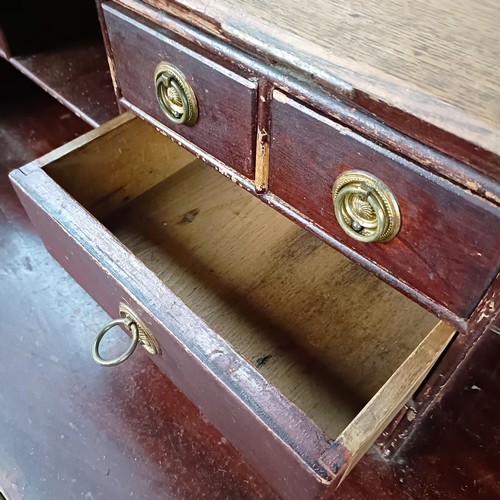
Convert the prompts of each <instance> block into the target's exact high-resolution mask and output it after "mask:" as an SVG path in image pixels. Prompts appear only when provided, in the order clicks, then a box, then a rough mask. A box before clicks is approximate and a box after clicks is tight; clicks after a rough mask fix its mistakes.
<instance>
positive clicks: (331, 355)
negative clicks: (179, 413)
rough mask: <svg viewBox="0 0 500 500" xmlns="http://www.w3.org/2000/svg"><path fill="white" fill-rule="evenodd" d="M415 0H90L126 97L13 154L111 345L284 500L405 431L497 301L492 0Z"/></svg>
mask: <svg viewBox="0 0 500 500" xmlns="http://www.w3.org/2000/svg"><path fill="white" fill-rule="evenodd" d="M424 3H425V2H417V3H416V4H415V5H413V4H412V9H413V11H412V12H411V13H409V12H408V11H405V10H404V8H403V7H401V2H400V3H398V2H391V1H389V0H387V1H386V2H383V5H384V6H385V9H386V10H385V11H384V9H382V8H380V10H377V9H374V10H373V12H372V11H370V8H369V7H366V8H365V7H363V8H361V7H360V9H361V10H360V11H359V12H358V11H353V10H352V9H350V8H349V7H348V6H346V5H344V4H341V3H338V5H334V4H335V3H332V4H331V5H327V3H326V2H320V1H319V0H316V1H314V2H311V3H308V4H307V5H306V6H296V5H295V4H294V6H293V9H297V10H296V11H291V10H290V9H291V4H289V2H288V1H286V0H282V1H280V2H275V3H273V4H272V5H267V4H266V3H265V2H262V1H261V0H245V1H242V2H239V3H237V4H236V5H231V4H229V2H225V1H220V2H214V3H208V4H207V3H206V2H199V1H198V0H178V1H176V2H167V1H165V0H147V1H145V2H140V1H137V0H119V1H116V2H111V1H106V2H102V3H99V4H98V9H99V14H100V19H101V25H102V30H103V34H104V38H105V43H106V48H107V54H108V59H109V64H110V67H111V70H112V75H113V79H114V87H115V91H116V95H117V99H118V102H119V104H120V106H121V107H122V108H123V110H124V111H125V110H128V111H127V112H125V113H123V114H122V115H121V116H119V117H118V118H116V119H113V120H111V121H109V122H108V123H106V124H104V125H102V126H101V127H99V128H97V129H95V130H93V131H91V132H89V133H87V134H85V135H83V136H81V137H80V138H78V139H76V140H74V141H73V142H70V143H68V144H67V145H65V146H63V147H61V148H59V149H57V150H55V151H53V152H51V153H49V154H48V155H46V156H44V157H42V158H40V159H39V160H36V161H34V162H32V163H30V164H28V165H26V166H24V167H23V168H21V169H19V170H17V171H14V172H13V173H12V174H11V179H12V182H13V184H14V186H15V188H16V190H17V192H18V194H19V196H20V198H21V200H22V202H23V204H24V206H25V208H26V210H27V212H28V214H29V215H30V217H31V219H32V221H33V223H34V224H35V226H36V227H37V229H38V230H39V232H40V234H41V236H42V238H43V240H44V243H45V245H46V246H47V248H48V249H49V251H50V252H51V253H52V255H53V256H54V257H55V258H56V259H57V260H58V261H59V262H60V263H61V265H62V266H63V267H65V268H66V269H67V270H68V271H69V272H70V273H71V274H72V275H73V276H74V277H75V279H76V280H77V281H78V282H79V283H80V284H81V285H82V286H83V287H84V288H85V289H86V290H87V291H88V292H89V293H90V294H91V295H92V296H93V297H94V298H95V299H96V301H97V302H98V303H99V304H101V305H102V307H103V308H104V309H105V310H106V311H107V312H108V313H109V314H110V315H111V316H113V317H115V318H116V320H115V321H113V322H112V323H110V324H108V325H106V327H105V328H103V330H102V331H101V332H99V335H98V338H97V339H96V343H95V346H94V356H95V358H96V360H97V361H98V362H99V363H100V364H103V365H113V364H117V363H119V362H123V361H125V360H126V358H127V357H128V356H129V355H131V354H132V353H133V351H134V349H135V348H136V347H137V346H138V345H141V346H142V347H143V348H145V349H146V350H147V351H148V352H149V353H150V354H151V358H152V359H153V360H154V362H155V363H156V364H157V365H158V366H159V367H160V369H161V370H162V371H163V372H164V373H165V374H166V375H167V376H168V377H169V378H171V379H172V380H173V381H174V382H175V384H176V385H177V386H178V387H179V388H180V389H181V390H182V391H183V392H184V393H185V394H186V395H187V396H188V397H189V398H190V399H191V400H192V401H193V402H194V403H195V404H196V405H197V406H198V407H199V408H200V409H201V410H202V412H203V413H204V415H205V416H206V417H207V418H208V419H209V420H210V421H211V422H212V423H213V424H214V425H215V426H216V427H217V428H218V429H219V430H220V431H221V432H223V433H224V435H225V436H227V438H228V439H229V440H230V441H231V442H232V443H233V444H234V445H235V446H236V447H237V448H238V449H239V450H240V451H241V453H242V454H243V455H244V456H245V457H246V458H247V459H248V461H249V462H250V463H252V464H253V465H254V466H255V467H256V468H257V469H258V470H259V471H260V473H261V474H262V475H263V477H264V478H265V479H266V480H267V481H269V482H270V483H271V484H272V485H273V486H274V487H275V489H276V491H277V492H278V493H279V494H280V495H281V496H283V497H285V498H301V499H302V498H304V499H306V498H319V497H322V496H323V495H324V494H327V493H331V491H332V489H334V488H335V487H337V485H338V484H339V483H340V482H341V481H342V479H343V478H344V477H345V476H346V474H348V473H349V472H350V470H351V469H352V467H353V466H354V465H355V464H356V462H357V461H358V460H359V459H360V458H361V456H362V455H363V454H364V453H365V452H366V450H367V449H368V448H369V447H370V446H371V445H372V444H373V443H374V442H375V441H376V440H378V444H379V445H380V446H384V447H385V449H386V451H387V452H388V453H390V451H391V449H392V448H395V447H396V446H397V445H398V443H399V441H401V436H404V435H405V431H407V430H408V429H409V427H410V426H415V425H418V421H419V417H420V416H421V415H422V414H423V413H424V412H425V411H426V409H427V407H428V406H429V404H431V403H432V400H433V399H434V398H435V397H436V395H437V394H438V393H439V391H440V389H441V387H442V386H443V384H445V383H446V380H447V378H448V377H449V376H450V375H451V374H452V373H453V372H454V371H455V370H456V368H457V366H459V364H460V363H461V361H462V360H463V359H464V356H465V355H466V353H467V351H468V349H469V348H470V347H471V346H472V345H473V344H474V343H475V342H476V340H477V339H478V337H479V336H480V335H481V334H482V333H483V332H484V331H485V330H486V329H487V328H488V327H489V326H490V324H491V323H492V322H493V321H494V320H495V317H496V315H497V313H498V300H499V289H500V288H499V283H500V280H499V277H498V274H499V271H500V208H499V201H500V187H499V184H498V180H499V178H500V168H499V167H500V161H499V157H500V150H499V145H500V142H499V141H498V138H499V136H500V134H499V131H500V129H499V127H498V123H499V122H500V116H499V115H500V113H499V108H498V103H499V101H498V85H499V82H500V79H499V78H498V77H499V76H500V75H499V74H498V69H497V68H496V65H494V64H491V60H493V59H494V54H490V51H491V52H494V50H496V49H497V47H499V46H500V44H499V43H498V42H500V40H499V35H498V30H497V29H496V27H495V26H496V21H495V19H496V20H498V17H499V16H498V8H496V7H495V6H494V5H493V4H491V5H489V4H488V2H486V3H485V4H484V5H482V6H481V7H477V6H472V4H471V6H467V5H464V6H462V10H461V11H460V12H458V11H455V10H453V9H454V7H453V6H451V3H449V2H444V3H445V4H448V3H449V4H450V5H448V6H446V5H444V6H443V5H441V3H440V4H438V3H437V2H431V4H430V5H429V6H428V10H425V9H424V7H423V4H424ZM427 3H428V2H427ZM446 8H448V9H449V12H450V13H451V14H450V19H448V21H449V23H448V25H447V28H446V29H448V32H447V33H446V35H447V37H448V38H446V37H445V38H446V40H448V41H447V42H446V43H448V42H449V43H450V44H451V45H450V46H445V47H442V46H439V47H437V46H436V45H435V44H436V43H437V41H438V39H439V37H438V36H437V35H436V30H437V29H438V28H441V29H444V28H443V26H442V25H441V24H439V22H438V21H437V19H439V15H440V14H443V12H447V11H446ZM422 9H423V10H422ZM382 11H384V12H382ZM433 22H434V24H432V23H433ZM472 22H476V23H479V22H481V23H482V25H481V26H482V29H480V30H479V29H475V30H474V33H473V34H471V33H470V32H469V31H470V30H469V28H470V26H469V23H472ZM412 23H413V24H412ZM425 23H429V24H425ZM409 26H413V28H412V29H409V28H408V27H409ZM476 27H477V26H476ZM419 30H420V31H419ZM433 34H434V35H436V36H435V37H433V36H432V35H433ZM426 37H427V38H426ZM471 37H472V38H471ZM467 39H469V41H471V43H470V45H468V46H467V47H465V46H464V40H467ZM446 43H444V45H446ZM450 47H452V48H453V47H454V48H455V49H456V51H457V53H451V52H449V53H448V55H449V58H448V59H446V61H445V59H443V53H444V52H446V51H447V50H449V49H450ZM479 54H481V58H479V56H478V55H479ZM490 59H491V60H490ZM460 61H462V62H463V63H464V67H460V66H459V65H458V62H460ZM480 77H481V78H480ZM137 117H139V118H137ZM165 136H167V137H169V138H170V139H171V140H170V139H167V138H166V137H165ZM210 167H213V168H210ZM114 326H122V327H124V329H125V330H126V331H127V332H128V333H129V334H130V335H131V337H132V344H131V347H130V349H129V350H128V351H127V352H126V353H123V354H119V355H118V357H117V358H115V359H111V360H110V359H109V358H106V357H105V356H104V357H103V356H102V355H101V350H100V341H101V340H102V338H103V337H104V336H105V334H106V333H107V331H109V329H111V328H112V327H114ZM111 350H112V349H111ZM114 354H116V353H114ZM107 355H110V354H109V352H108V353H107ZM96 369H97V368H96ZM409 401H410V402H409Z"/></svg>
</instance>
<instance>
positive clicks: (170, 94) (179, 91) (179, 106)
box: [154, 62, 198, 125]
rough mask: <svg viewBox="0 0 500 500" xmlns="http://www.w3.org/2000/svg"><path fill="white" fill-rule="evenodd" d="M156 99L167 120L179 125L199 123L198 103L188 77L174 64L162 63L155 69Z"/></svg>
mask: <svg viewBox="0 0 500 500" xmlns="http://www.w3.org/2000/svg"><path fill="white" fill-rule="evenodd" d="M154 78H155V86H156V98H157V100H158V104H159V105H160V108H161V109H162V111H163V112H164V113H165V114H166V115H167V118H168V119H169V120H170V121H171V122H173V123H176V124H178V125H194V124H195V123H196V122H197V121H198V103H197V101H196V96H195V95H194V92H193V89H192V88H191V86H190V85H189V83H188V82H187V80H186V77H185V76H184V75H183V74H182V73H181V72H180V71H179V70H178V69H177V68H176V67H175V66H173V65H172V64H169V63H167V62H161V63H160V64H158V66H156V69H155V76H154Z"/></svg>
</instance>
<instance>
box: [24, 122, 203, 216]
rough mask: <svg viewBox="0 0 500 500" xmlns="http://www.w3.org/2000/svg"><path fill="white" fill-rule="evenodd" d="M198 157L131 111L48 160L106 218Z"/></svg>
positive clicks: (57, 176) (63, 182) (58, 177)
mask: <svg viewBox="0 0 500 500" xmlns="http://www.w3.org/2000/svg"><path fill="white" fill-rule="evenodd" d="M96 139H99V140H97V141H96ZM194 159H195V158H194V156H193V155H192V154H191V153H189V152H187V151H186V150H185V149H184V148H181V147H179V146H178V145H177V144H175V143H174V142H173V141H170V140H168V139H166V138H165V137H164V136H163V135H162V134H159V133H152V129H151V126H150V125H148V124H147V123H146V122H144V121H142V120H139V119H134V115H133V114H132V113H125V114H122V115H120V116H119V117H117V118H115V119H114V120H112V121H110V122H108V123H106V124H105V125H103V126H102V127H100V128H99V129H97V130H95V131H93V132H90V133H89V134H87V135H85V136H83V137H81V138H79V139H78V140H77V141H74V142H72V143H69V144H67V145H66V146H64V147H62V148H59V149H58V150H57V152H53V153H52V154H49V155H47V156H46V157H45V158H44V160H43V162H44V163H45V162H46V164H47V165H49V167H47V170H48V171H49V172H50V175H51V176H52V178H53V179H55V180H56V182H57V183H58V184H60V185H61V186H64V189H66V190H67V191H68V192H69V193H78V194H79V196H78V201H79V202H80V203H81V204H82V205H83V206H85V207H87V208H88V209H89V210H90V211H91V212H92V214H93V215H95V217H97V218H100V219H102V218H104V217H106V216H107V215H110V214H112V213H113V212H115V211H116V210H118V209H119V208H120V207H123V206H124V205H126V204H127V203H129V202H130V201H131V200H133V199H134V198H136V197H137V196H139V195H140V194H141V193H143V192H145V191H147V190H148V189H150V188H151V187H153V186H155V185H156V184H158V183H159V182H161V181H162V180H163V179H164V178H165V177H168V176H169V175H172V174H173V173H175V172H176V171H177V170H179V169H180V168H182V167H183V166H184V165H186V164H188V163H190V162H192V161H193V160H194ZM41 163H42V162H41V161H39V162H36V164H35V165H36V166H37V167H38V166H41ZM30 168H31V167H30V166H29V167H25V171H29V169H30Z"/></svg>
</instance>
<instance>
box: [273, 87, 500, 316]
mask: <svg viewBox="0 0 500 500" xmlns="http://www.w3.org/2000/svg"><path fill="white" fill-rule="evenodd" d="M272 117H273V122H272V136H271V158H270V178H269V190H270V192H271V193H273V194H275V195H276V196H278V197H279V198H280V199H282V200H284V201H285V202H286V203H288V204H290V205H291V206H292V207H294V208H296V209H297V210H299V211H300V212H301V213H302V214H303V215H304V216H305V217H307V218H308V219H310V220H311V221H312V223H313V224H317V225H319V226H320V227H321V228H323V229H324V230H325V231H327V232H328V233H329V234H331V235H333V236H334V238H335V239H337V240H339V241H341V242H342V243H344V244H345V245H347V246H349V247H351V248H352V249H354V250H355V251H356V252H359V253H360V254H362V255H364V256H365V257H367V258H368V259H370V260H371V261H373V262H375V263H376V264H377V265H378V266H380V267H382V268H385V269H387V270H388V271H389V272H390V273H391V274H392V275H393V276H395V277H397V279H399V280H401V281H403V282H404V283H406V284H409V285H410V286H411V287H413V288H415V289H416V290H418V291H419V292H420V293H421V294H422V295H425V296H427V297H430V298H431V299H432V300H434V301H436V302H437V303H438V304H440V305H441V306H444V307H445V308H446V309H448V310H449V311H451V312H452V313H454V314H456V315H457V316H458V317H459V318H468V317H469V315H470V314H471V313H472V311H473V310H474V308H475V307H476V305H477V303H478V302H479V301H480V299H481V298H482V296H483V295H484V294H485V292H486V290H487V289H488V287H489V285H490V283H491V282H492V280H493V279H494V277H495V276H496V274H497V273H498V270H499V268H500V262H499V259H498V256H499V255H500V210H498V208H496V207H494V206H492V205H491V204H489V203H486V202H482V201H481V200H480V199H479V198H477V197H475V196H470V195H468V194H467V193H465V192H463V191H461V190H458V189H456V188H454V187H453V186H452V185H450V184H447V183H444V182H442V180H440V179H439V178H437V177H435V176H431V175H430V174H429V173H427V172H425V171H424V170H421V169H418V168H417V167H415V166H414V165H412V164H410V163H409V162H407V161H405V160H404V159H403V158H401V157H397V156H395V155H392V154H390V153H387V151H385V150H384V149H383V148H380V147H379V146H378V145H376V144H375V143H371V142H369V141H367V140H366V139H364V138H363V137H361V136H359V135H357V134H354V133H353V132H352V131H350V130H349V129H347V128H345V127H343V126H341V125H339V124H337V123H335V122H333V121H331V120H329V119H327V118H324V117H323V116H321V115H319V114H317V113H315V112H313V111H311V110H309V109H308V108H306V107H305V106H303V105H301V104H299V103H298V102H296V101H294V100H292V99H290V98H288V97H287V96H285V95H283V94H281V93H279V92H276V91H275V93H274V100H273V104H272ZM351 169H355V170H364V171H367V172H369V173H372V174H373V175H375V176H376V177H378V178H380V179H381V180H382V181H383V182H385V184H387V185H388V187H389V189H390V190H391V191H392V193H393V194H394V195H395V197H396V199H397V201H398V204H399V206H400V210H401V217H402V224H401V229H400V231H399V233H398V235H397V236H396V237H395V238H394V239H393V240H392V241H390V242H387V243H371V244H367V243H362V242H358V241H356V240H354V239H353V238H350V237H349V236H348V235H347V234H345V233H344V231H343V230H342V228H341V227H340V226H339V224H338V222H337V220H336V218H335V215H334V208H333V201H332V187H333V184H334V182H335V179H336V178H337V177H338V175H339V174H340V173H342V172H344V171H346V170H351Z"/></svg>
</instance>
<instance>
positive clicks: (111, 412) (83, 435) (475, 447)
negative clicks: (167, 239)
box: [0, 64, 500, 500]
mask: <svg viewBox="0 0 500 500" xmlns="http://www.w3.org/2000/svg"><path fill="white" fill-rule="evenodd" d="M1 67H2V66H1V64H0V68H1ZM21 81H22V80H16V83H15V85H13V86H12V87H10V86H9V87H8V88H9V89H11V90H9V94H8V95H9V96H11V97H12V96H16V95H19V96H20V95H23V97H24V98H23V99H22V100H18V99H11V98H9V100H8V101H5V99H2V100H1V104H0V132H1V133H2V139H1V148H2V156H1V160H0V171H1V173H0V233H1V245H0V268H1V269H2V271H1V278H0V296H1V303H2V305H3V311H4V316H3V328H2V329H1V332H0V338H1V339H2V350H1V351H0V372H1V379H2V381H3V383H2V385H1V387H0V400H1V402H2V407H3V408H8V411H2V412H1V413H0V428H1V429H2V430H3V431H5V432H2V439H1V440H0V453H1V458H0V471H1V472H0V491H1V492H2V493H3V494H4V495H5V496H6V497H7V498H8V499H9V500H17V499H21V498H22V499H23V500H53V499H54V498H67V497H68V496H74V497H85V495H87V497H89V498H90V496H93V497H94V498H115V497H120V498H125V497H128V496H130V495H131V494H132V493H133V494H134V496H138V497H140V498H148V499H151V500H156V499H164V498H165V497H168V498H171V499H175V500H190V499H192V498H200V497H203V496H207V497H210V498H231V499H232V498H234V499H252V500H254V499H260V498H262V499H266V500H269V499H274V498H276V495H275V494H273V492H272V491H270V490H269V488H268V487H267V486H266V485H265V483H263V482H262V481H261V480H259V478H258V476H257V475H256V473H255V472H254V471H253V470H252V469H250V468H249V467H248V466H247V465H246V464H245V463H244V462H243V461H242V459H241V457H240V456H239V455H238V454H237V453H236V452H235V451H234V449H233V448H232V447H231V446H230V445H229V444H228V443H227V442H225V441H224V438H223V437H222V436H221V435H220V434H219V433H218V432H217V431H216V430H215V429H214V428H213V427H212V426H210V425H209V424H207V422H206V420H205V419H204V417H203V416H202V415H201V414H200V413H199V412H198V411H197V410H196V409H195V407H194V406H193V405H192V404H191V403H189V402H188V400H187V399H186V398H185V396H184V395H183V394H182V393H180V392H179V391H178V390H177V389H176V388H175V386H174V385H173V384H171V383H170V382H169V381H168V379H167V378H165V377H164V376H163V375H162V374H161V373H160V371H159V370H158V369H157V368H156V367H155V366H154V365H153V364H152V363H151V361H150V359H149V358H148V357H147V356H145V355H143V354H142V353H141V352H137V353H136V355H135V356H134V357H133V358H132V359H131V360H130V361H129V363H128V364H125V365H123V366H121V367H118V368H116V369H114V370H104V369H103V370H101V369H99V367H97V366H96V365H95V363H94V362H93V361H92V360H91V358H90V356H89V354H88V352H89V349H90V347H91V344H92V340H93V333H94V330H97V329H98V328H99V327H100V326H102V324H103V323H105V322H106V321H107V320H108V319H109V318H108V316H107V315H106V314H105V313H103V312H102V310H101V308H100V307H99V306H98V305H97V304H96V303H95V302H93V301H92V299H91V298H89V297H88V295H87V294H86V293H85V292H83V291H82V289H81V288H80V287H79V286H78V285H77V283H76V282H74V281H73V279H72V278H71V277H70V276H68V275H67V274H66V273H65V272H64V271H63V270H62V269H61V268H60V266H59V265H58V264H57V263H55V262H54V260H53V259H52V258H51V257H50V255H49V254H48V253H47V251H46V250H45V248H44V247H43V245H42V244H41V242H40V240H39V239H38V237H37V235H36V234H35V232H34V230H33V228H32V226H31V225H30V223H29V222H28V220H27V217H26V215H25V213H24V210H23V209H22V207H21V206H20V204H19V202H18V201H17V199H16V197H15V195H14V193H13V191H12V189H11V187H10V185H9V183H8V180H7V178H6V170H9V169H11V168H14V167H18V166H21V165H22V164H23V163H25V162H27V161H30V160H32V159H33V158H34V157H36V156H38V155H40V154H43V153H45V152H47V151H48V150H49V149H50V148H53V147H55V146H57V145H58V144H60V143H61V142H64V141H66V140H68V139H70V138H71V137H72V136H73V135H74V134H80V133H82V132H83V131H84V130H85V129H86V128H87V127H88V126H87V125H86V124H85V123H83V122H78V121H74V122H73V124H72V125H71V126H70V125H69V123H70V119H69V118H68V112H67V110H65V109H64V107H62V106H60V105H59V104H57V103H55V102H54V101H51V100H50V98H49V96H47V95H46V94H45V93H43V92H41V91H40V90H38V91H37V90H36V88H34V85H33V84H29V83H28V90H27V89H26V87H23V86H22V85H20V84H19V83H20V82H21ZM2 85H3V89H5V88H7V86H6V78H5V73H4V72H2ZM16 90H19V94H16V93H15V91H16ZM30 91H31V92H32V93H31V92H30ZM28 92H29V94H30V95H32V97H30V98H28ZM33 97H38V98H39V99H40V100H39V102H38V105H37V104H36V99H35V100H34V99H33ZM7 102H8V105H7ZM41 104H43V105H41ZM21 116H22V118H23V119H22V120H20V119H19V118H20V117H21ZM48 124H50V126H48ZM59 124H61V125H59ZM80 127H81V128H80ZM53 132H55V134H53ZM58 134H59V138H57V136H58ZM83 323H86V324H87V325H88V329H83V328H82V327H81V325H82V324H83ZM119 336H121V335H120V334H117V335H116V336H115V335H112V337H113V339H116V340H117V337H119ZM119 347H120V346H117V348H119ZM499 356H500V336H499V335H498V334H494V333H491V332H490V333H488V334H486V335H484V336H482V337H481V339H480V341H479V343H478V344H477V345H476V346H473V348H472V350H471V352H470V355H469V356H468V358H467V359H466V360H465V362H464V363H463V366H462V367H461V369H460V370H459V373H457V374H456V375H455V376H452V377H451V378H448V381H447V382H448V383H447V386H446V391H445V394H444V395H443V397H441V398H440V399H439V401H438V402H437V404H435V405H434V406H433V407H432V408H431V409H430V411H429V412H428V414H427V416H426V418H425V419H424V420H423V421H422V422H421V423H420V424H419V426H418V432H415V433H414V434H413V435H411V436H410V437H409V438H408V439H407V440H406V442H405V446H404V447H403V448H401V449H400V452H399V454H398V456H397V457H395V458H391V457H384V456H382V455H381V454H380V452H379V451H378V449H377V448H372V449H371V450H370V451H369V452H368V454H367V455H365V457H364V458H363V459H362V460H361V461H360V462H359V464H358V465H357V467H356V468H355V469H354V470H353V471H352V473H351V474H350V476H349V477H348V478H347V479H346V480H345V481H344V482H343V483H342V485H341V486H340V487H339V488H338V489H337V490H335V491H332V492H331V497H332V498H335V499H353V498H355V499H361V498H384V499H394V500H400V499H401V498H408V499H412V500H413V499H414V500H420V499H422V498H429V499H432V498H453V499H456V500H471V499H484V500H491V499H492V498H496V497H498V496H500V478H499V477H498V474H497V471H498V470H499V468H500V463H499V458H500V455H499V454H498V447H499V443H498V433H497V432H496V425H497V421H498V411H499V408H500V399H499V396H500V392H499V391H498V373H497V372H498V359H499ZM64 360H70V361H71V363H70V365H67V363H66V364H65V363H64ZM26 387H30V388H31V389H32V391H31V392H32V396H33V397H32V398H31V397H30V398H29V400H28V399H27V398H25V397H20V396H19V395H20V394H25V393H26ZM75 388H76V389H77V390H75ZM30 394H31V393H30ZM75 428H76V429H75ZM21 436H24V437H23V439H21V438H20V437H21ZM26 436H29V439H25V438H26ZM61 436H64V437H63V438H62V437H61ZM295 498H296V497H295Z"/></svg>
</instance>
